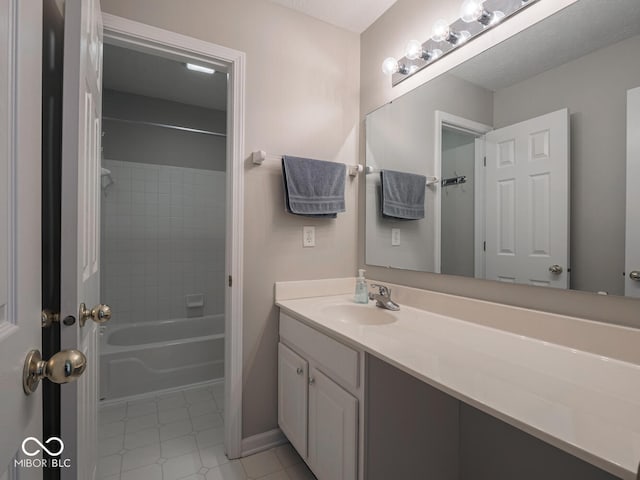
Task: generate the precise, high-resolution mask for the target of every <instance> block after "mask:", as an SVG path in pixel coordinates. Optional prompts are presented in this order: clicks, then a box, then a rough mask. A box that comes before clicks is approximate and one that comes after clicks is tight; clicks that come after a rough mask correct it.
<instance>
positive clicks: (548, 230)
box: [485, 109, 569, 288]
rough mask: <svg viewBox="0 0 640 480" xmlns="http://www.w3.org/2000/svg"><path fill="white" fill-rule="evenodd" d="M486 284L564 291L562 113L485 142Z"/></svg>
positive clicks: (565, 151)
mask: <svg viewBox="0 0 640 480" xmlns="http://www.w3.org/2000/svg"><path fill="white" fill-rule="evenodd" d="M486 156H487V166H486V169H485V170H486V171H485V181H486V189H485V190H486V203H485V205H486V211H485V234H486V242H487V245H486V253H485V259H486V260H485V261H486V265H485V269H486V270H485V271H486V278H488V279H490V280H499V281H503V282H509V283H525V284H529V285H538V286H547V287H555V288H568V287H569V274H568V269H569V110H567V109H563V110H558V111H556V112H553V113H549V114H547V115H542V116H540V117H536V118H532V119H531V120H526V121H524V122H520V123H516V124H514V125H510V126H508V127H504V128H500V129H497V130H493V131H492V132H489V133H487V135H486Z"/></svg>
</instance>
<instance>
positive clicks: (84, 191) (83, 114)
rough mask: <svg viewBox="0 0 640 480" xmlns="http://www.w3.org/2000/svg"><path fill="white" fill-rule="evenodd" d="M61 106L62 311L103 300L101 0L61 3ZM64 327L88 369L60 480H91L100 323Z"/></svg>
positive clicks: (69, 422) (70, 420)
mask: <svg viewBox="0 0 640 480" xmlns="http://www.w3.org/2000/svg"><path fill="white" fill-rule="evenodd" d="M64 7H65V24H64V34H65V36H64V85H63V96H64V105H63V109H62V170H63V172H64V175H63V178H62V208H61V214H62V219H61V221H62V252H61V285H60V290H61V314H60V318H65V317H66V316H68V315H73V316H74V317H79V313H78V311H79V306H80V304H81V303H85V304H86V306H87V307H88V308H89V309H92V308H93V307H94V306H97V305H98V304H99V303H100V297H99V295H100V255H99V254H100V156H101V155H100V153H101V136H102V135H101V130H102V128H101V118H102V14H101V12H100V2H99V0H66V2H65V5H64ZM79 323H80V318H78V319H77V321H76V322H75V324H74V325H71V326H66V325H63V326H62V327H61V328H62V330H61V344H62V348H73V349H76V350H80V351H81V352H82V353H84V355H85V356H86V357H87V369H86V371H85V373H84V375H83V376H82V377H81V378H80V379H79V380H78V381H77V382H76V383H73V384H71V385H68V387H69V388H64V389H62V406H61V412H60V415H61V424H62V437H63V438H64V441H65V445H66V450H65V452H66V453H68V454H69V456H70V457H71V459H72V468H69V469H63V470H62V478H63V479H64V480H75V479H84V480H92V479H94V478H95V477H96V464H97V441H98V434H97V415H98V385H99V384H100V382H99V378H98V372H99V369H98V361H99V356H98V352H97V348H98V342H97V338H98V337H97V325H96V324H95V323H94V322H93V321H91V320H89V321H88V322H87V324H86V325H85V326H84V327H82V328H81V327H80V325H79Z"/></svg>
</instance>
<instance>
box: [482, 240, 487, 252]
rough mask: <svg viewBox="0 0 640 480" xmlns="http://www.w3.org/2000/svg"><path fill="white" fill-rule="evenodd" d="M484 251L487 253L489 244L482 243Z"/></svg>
mask: <svg viewBox="0 0 640 480" xmlns="http://www.w3.org/2000/svg"><path fill="white" fill-rule="evenodd" d="M482 251H483V252H486V251H487V242H482Z"/></svg>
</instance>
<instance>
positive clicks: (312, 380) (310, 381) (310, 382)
mask: <svg viewBox="0 0 640 480" xmlns="http://www.w3.org/2000/svg"><path fill="white" fill-rule="evenodd" d="M315 383H316V379H315V378H313V377H309V385H314V384H315Z"/></svg>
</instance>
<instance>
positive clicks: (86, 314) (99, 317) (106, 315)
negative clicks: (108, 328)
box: [78, 303, 111, 327]
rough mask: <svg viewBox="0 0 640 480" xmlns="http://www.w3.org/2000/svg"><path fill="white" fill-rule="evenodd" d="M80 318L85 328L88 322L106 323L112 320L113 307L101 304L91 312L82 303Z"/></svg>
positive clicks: (81, 324)
mask: <svg viewBox="0 0 640 480" xmlns="http://www.w3.org/2000/svg"><path fill="white" fill-rule="evenodd" d="M78 318H79V319H80V326H81V327H84V324H85V323H87V320H93V321H94V322H96V323H104V322H107V321H109V320H110V319H111V307H110V306H109V305H104V304H102V303H99V304H98V305H96V306H95V307H93V308H92V309H91V310H89V309H88V308H87V306H86V305H85V304H84V303H81V304H80V312H79V313H78Z"/></svg>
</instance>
